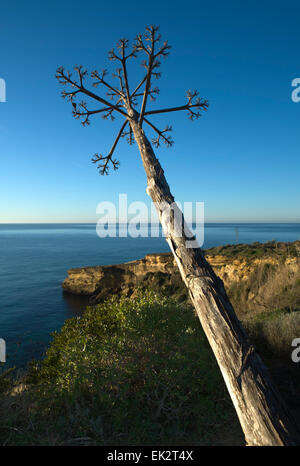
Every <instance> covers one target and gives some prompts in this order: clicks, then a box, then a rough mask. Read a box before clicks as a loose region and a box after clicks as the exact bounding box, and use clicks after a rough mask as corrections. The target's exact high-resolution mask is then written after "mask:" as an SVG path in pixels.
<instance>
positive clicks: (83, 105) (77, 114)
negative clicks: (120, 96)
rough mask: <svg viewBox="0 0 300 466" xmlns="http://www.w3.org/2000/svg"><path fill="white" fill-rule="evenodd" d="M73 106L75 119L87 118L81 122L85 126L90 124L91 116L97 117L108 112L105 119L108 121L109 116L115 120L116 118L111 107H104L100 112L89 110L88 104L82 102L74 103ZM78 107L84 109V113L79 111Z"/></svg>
mask: <svg viewBox="0 0 300 466" xmlns="http://www.w3.org/2000/svg"><path fill="white" fill-rule="evenodd" d="M72 105H73V112H72V114H73V117H74V118H76V120H78V119H80V118H83V117H85V119H84V120H83V121H82V122H81V124H82V125H83V126H86V125H89V124H90V121H89V117H90V116H91V115H96V114H97V113H103V112H106V114H105V115H104V116H103V118H104V119H106V118H108V116H110V118H111V119H112V120H114V117H113V116H112V112H113V109H112V108H111V107H103V108H100V109H98V110H88V109H87V104H86V102H80V103H79V104H76V103H75V102H72ZM78 107H79V108H81V109H83V111H81V110H78ZM108 112H109V113H108Z"/></svg>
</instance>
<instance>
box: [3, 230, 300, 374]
mask: <svg viewBox="0 0 300 466" xmlns="http://www.w3.org/2000/svg"><path fill="white" fill-rule="evenodd" d="M122 228H123V229H124V228H125V226H123V227H121V229H122ZM146 228H148V226H147V225H145V226H144V227H143V229H144V230H143V231H145V229H146ZM122 231H123V230H122ZM299 238H300V224H295V223H294V224H261V223H260V224H224V223H222V224H221V223H220V224H216V223H215V224H206V225H205V230H204V244H203V247H204V248H209V247H212V246H218V245H222V244H229V243H230V244H235V243H237V242H238V243H252V242H254V241H260V242H266V241H271V240H277V241H295V240H296V239H299ZM167 251H169V247H168V245H167V243H166V241H165V239H164V238H163V237H162V236H160V237H138V238H131V237H128V238H123V237H121V238H120V237H116V238H112V237H106V238H99V237H98V235H97V234H96V228H95V225H94V224H41V225H38V224H28V225H25V224H22V225H19V224H18V225H16V224H14V225H6V224H0V338H4V339H5V340H6V344H7V363H6V364H5V367H6V368H7V367H9V366H12V365H13V366H16V367H25V366H26V364H27V362H28V361H30V360H31V359H33V358H41V357H42V356H43V354H44V352H45V349H46V348H47V345H48V344H49V341H50V340H51V332H53V331H54V330H58V329H60V328H61V326H62V325H63V323H64V321H65V319H67V318H70V317H72V316H76V315H80V314H81V312H82V310H83V309H84V307H85V305H86V304H87V301H86V299H82V298H79V297H72V296H70V295H65V294H63V292H62V288H61V284H62V282H63V280H64V278H65V277H66V275H67V270H68V269H70V268H72V267H82V266H92V265H106V264H118V263H122V262H126V261H130V260H134V259H139V258H142V257H143V256H144V255H145V254H147V253H152V252H167Z"/></svg>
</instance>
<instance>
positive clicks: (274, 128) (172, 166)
mask: <svg viewBox="0 0 300 466" xmlns="http://www.w3.org/2000/svg"><path fill="white" fill-rule="evenodd" d="M299 17H300V5H299V2H296V1H284V2H283V1H265V2H261V1H256V0H255V1H251V2H250V1H248V0H246V1H244V2H240V1H230V0H229V1H226V2H225V1H220V0H219V1H215V2H207V1H202V0H200V1H199V0H197V1H192V0H186V1H184V2H183V1H182V0H181V1H178V0H173V1H172V2H171V1H162V0H160V1H157V0H154V1H151V2H150V3H147V4H146V3H143V2H140V1H135V0H128V1H126V2H124V1H119V0H116V1H113V2H102V1H91V0H86V1H85V2H79V1H77V0H73V1H72V2H69V1H62V2H58V1H56V0H54V1H51V2H40V1H39V2H36V1H30V0H29V1H26V2H23V1H15V2H13V3H12V2H2V4H1V25H0V40H1V62H0V78H2V79H5V82H6V86H7V102H5V103H0V140H1V144H0V222H1V223H9V222H94V221H96V220H97V219H98V216H97V214H96V206H97V204H98V203H99V202H101V201H109V202H115V203H117V202H118V196H119V194H122V193H126V194H127V195H128V202H129V203H130V202H133V201H142V202H146V203H147V204H148V205H150V200H149V199H148V196H147V195H146V193H145V188H146V176H145V174H144V171H143V167H142V163H141V160H140V156H139V153H138V150H137V147H136V145H134V146H129V145H127V144H126V142H125V141H124V140H122V141H121V143H120V144H119V146H118V148H117V151H116V156H117V157H118V158H119V160H120V163H121V165H120V169H119V170H118V171H117V172H112V173H111V175H110V176H108V177H101V176H100V175H99V174H98V172H97V170H96V168H95V165H93V164H92V163H91V161H90V159H91V157H92V156H93V155H94V153H96V152H102V153H107V152H108V151H109V149H110V147H111V145H112V143H113V141H114V138H115V135H116V133H117V132H118V129H119V126H120V121H121V120H119V119H117V121H115V122H113V123H111V122H110V121H105V120H103V119H102V118H101V117H95V118H93V119H92V120H91V126H89V127H83V126H82V125H80V123H79V121H77V120H75V119H74V118H73V117H72V114H71V105H70V104H68V103H67V102H66V101H64V100H63V99H62V98H61V97H60V92H61V91H62V89H63V88H62V86H60V85H59V84H58V83H57V81H56V79H55V77H54V76H55V71H56V69H57V67H58V66H60V65H64V66H65V68H66V69H71V68H72V67H73V66H74V65H76V64H82V65H83V66H85V67H86V68H87V69H88V70H89V71H92V70H93V69H95V68H96V69H99V70H101V69H102V68H108V69H112V68H111V66H112V65H113V63H111V62H109V60H108V58H107V52H108V51H109V50H110V49H111V48H112V47H113V46H114V45H115V44H116V42H117V41H118V39H119V38H121V37H128V38H129V39H133V38H134V37H135V36H136V34H137V33H140V32H143V31H144V29H145V27H146V26H148V25H150V24H156V25H160V30H161V34H162V37H163V39H166V40H168V41H169V43H170V45H171V46H172V49H171V53H170V56H169V57H168V58H167V59H166V61H163V63H162V67H161V71H162V77H161V79H160V80H159V81H157V82H155V84H157V85H158V86H159V87H160V91H161V93H160V96H159V97H158V99H157V101H156V102H154V103H152V102H151V103H149V107H148V109H150V107H151V108H152V109H154V108H161V107H166V106H175V105H182V104H184V103H185V102H186V100H185V92H186V91H187V89H197V90H198V91H199V93H200V95H201V96H202V97H205V98H207V99H208V100H209V103H210V107H209V110H208V112H207V113H206V114H205V115H203V117H202V118H200V119H199V120H197V121H193V122H191V121H190V120H188V118H187V115H186V112H177V113H170V114H168V115H156V116H155V118H154V117H153V118H152V121H153V122H154V123H156V124H157V125H158V126H159V127H160V128H162V129H163V128H164V126H165V125H166V124H171V125H172V126H173V134H172V137H173V139H174V141H175V144H174V146H173V147H172V148H170V149H168V148H166V147H161V148H159V149H157V150H156V154H157V156H158V157H159V160H160V162H161V163H162V165H163V168H164V170H165V175H166V177H167V180H168V182H169V184H170V186H171V191H172V193H173V194H174V195H175V198H176V200H177V201H180V202H182V203H183V202H191V201H192V202H197V201H198V202H204V203H205V220H206V221H207V222H256V221H259V222H263V221H265V222H273V221H275V222H299V221H300V210H299V205H300V187H299V170H300V157H299V142H300V141H299V134H300V133H299V128H300V102H299V103H295V102H293V101H292V99H291V93H292V90H293V88H292V86H291V82H292V80H293V79H294V78H297V77H300V56H299V55H300V28H299ZM140 74H141V70H140V67H139V62H136V64H133V66H132V68H131V69H130V76H131V79H130V82H131V83H132V87H133V86H134V85H135V84H136V83H137V82H138V78H139V76H140ZM98 89H99V88H98ZM99 90H100V89H99ZM103 95H104V94H103ZM147 134H148V135H149V136H152V133H151V131H150V132H149V133H147Z"/></svg>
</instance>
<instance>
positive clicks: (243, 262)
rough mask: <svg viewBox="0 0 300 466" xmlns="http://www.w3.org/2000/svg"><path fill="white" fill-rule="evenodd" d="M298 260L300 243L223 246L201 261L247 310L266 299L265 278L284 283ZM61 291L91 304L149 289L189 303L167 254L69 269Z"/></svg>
mask: <svg viewBox="0 0 300 466" xmlns="http://www.w3.org/2000/svg"><path fill="white" fill-rule="evenodd" d="M299 256H300V241H295V242H294V243H279V242H275V241H272V242H269V243H263V244H261V243H252V244H250V245H248V244H245V245H243V244H239V245H227V246H219V247H215V248H211V249H208V250H206V251H205V257H206V259H207V260H208V262H209V263H210V264H211V266H212V267H213V269H214V270H215V272H216V273H217V275H218V276H219V277H220V278H221V279H222V280H223V282H224V284H225V287H226V289H227V291H228V292H229V294H230V295H232V296H231V297H232V298H233V301H235V299H237V298H239V304H240V305H241V303H242V302H243V305H244V306H246V307H247V306H248V307H249V305H250V304H251V302H253V304H255V305H262V304H261V303H260V296H262V295H264V296H265V295H266V287H268V289H270V283H269V281H270V280H272V281H274V280H275V278H276V282H277V283H278V275H282V273H283V274H284V277H285V279H286V277H287V275H288V276H290V277H293V276H295V275H296V274H297V271H298V269H299V260H298V258H299ZM283 271H284V272H283ZM250 282H251V283H250ZM255 282H256V283H255ZM250 284H251V286H250ZM62 287H63V290H64V291H65V292H67V293H71V294H74V295H85V296H88V297H89V302H90V303H91V304H97V303H99V302H101V301H103V300H104V299H106V298H107V297H109V296H110V295H112V294H124V295H126V296H132V297H134V296H135V295H136V292H137V290H138V289H149V288H150V289H155V290H159V291H160V292H162V293H164V294H168V295H176V296H177V297H178V298H179V299H181V300H186V299H188V296H187V292H186V288H185V286H184V284H183V282H182V280H181V277H180V274H179V271H178V269H177V266H176V263H175V261H174V259H173V256H172V254H171V253H161V254H148V255H146V256H145V257H144V258H142V259H138V260H134V261H131V262H127V263H124V264H117V265H105V266H96V267H80V268H74V269H70V270H68V277H67V278H66V279H65V280H64V282H63V285H62ZM241 291H243V292H242V293H241ZM277 291H278V290H277ZM272 293H273V294H272V296H273V297H274V291H273V292H272ZM275 295H276V292H275Z"/></svg>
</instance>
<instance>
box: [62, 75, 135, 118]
mask: <svg viewBox="0 0 300 466" xmlns="http://www.w3.org/2000/svg"><path fill="white" fill-rule="evenodd" d="M56 78H57V79H58V81H59V82H60V83H61V84H63V85H65V84H70V85H71V87H75V88H77V91H73V92H71V93H65V95H63V97H66V96H67V95H71V94H73V96H74V95H75V94H77V93H79V92H82V93H83V94H86V95H88V96H89V97H91V98H93V99H95V100H98V101H99V102H101V103H102V104H104V105H107V106H108V107H110V108H113V109H114V110H116V111H117V112H119V113H121V114H122V115H123V116H125V117H126V118H127V114H126V113H125V112H124V111H123V110H121V109H120V107H118V106H116V105H114V104H111V103H110V102H108V101H107V100H105V99H103V98H102V97H100V96H98V95H97V94H94V93H93V92H91V91H89V90H88V89H86V88H85V87H84V86H83V84H81V82H80V84H78V83H77V82H76V81H74V80H72V79H71V73H70V72H69V71H68V72H67V73H65V71H64V68H63V67H60V68H58V70H57V72H56Z"/></svg>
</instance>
